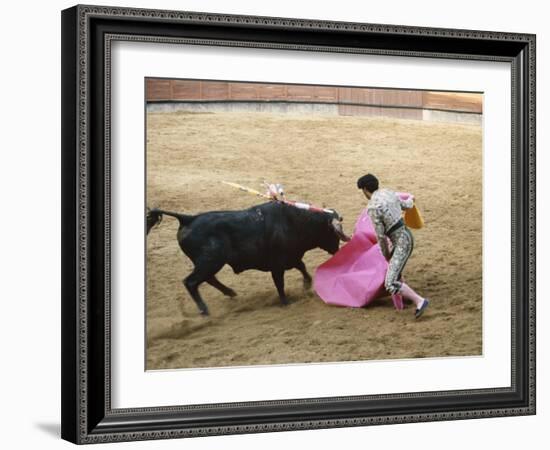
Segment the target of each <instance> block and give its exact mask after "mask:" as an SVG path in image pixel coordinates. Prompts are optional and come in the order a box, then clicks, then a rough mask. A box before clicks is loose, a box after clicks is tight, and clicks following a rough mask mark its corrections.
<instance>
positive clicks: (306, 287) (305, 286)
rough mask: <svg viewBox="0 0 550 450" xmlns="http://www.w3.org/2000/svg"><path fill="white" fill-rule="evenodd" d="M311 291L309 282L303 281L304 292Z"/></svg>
mask: <svg viewBox="0 0 550 450" xmlns="http://www.w3.org/2000/svg"><path fill="white" fill-rule="evenodd" d="M310 289H311V280H304V291H309V290H310Z"/></svg>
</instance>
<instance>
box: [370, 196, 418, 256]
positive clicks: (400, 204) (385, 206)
mask: <svg viewBox="0 0 550 450" xmlns="http://www.w3.org/2000/svg"><path fill="white" fill-rule="evenodd" d="M413 204H414V200H413V197H412V196H411V197H409V198H408V199H407V200H401V199H400V198H399V196H398V195H397V194H396V193H395V192H394V191H392V190H390V189H377V190H376V191H374V193H373V194H372V197H371V199H370V200H369V204H368V206H367V214H368V215H369V217H370V220H371V221H372V223H373V225H374V229H375V230H376V236H377V238H378V243H379V244H380V250H382V254H383V255H384V256H385V257H386V258H388V257H389V251H388V244H387V242H386V233H387V232H388V231H389V229H390V228H391V227H392V226H394V225H395V224H396V222H397V221H399V219H401V217H402V211H403V209H409V208H412V207H413Z"/></svg>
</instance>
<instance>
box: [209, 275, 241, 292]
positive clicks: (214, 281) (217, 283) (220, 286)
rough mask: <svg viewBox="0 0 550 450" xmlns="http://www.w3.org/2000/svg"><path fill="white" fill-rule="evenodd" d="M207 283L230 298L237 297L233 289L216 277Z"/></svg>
mask: <svg viewBox="0 0 550 450" xmlns="http://www.w3.org/2000/svg"><path fill="white" fill-rule="evenodd" d="M206 282H207V283H208V284H209V285H210V286H212V287H215V288H216V289H217V290H218V291H220V292H221V293H222V294H223V295H227V296H228V297H235V296H236V295H237V293H236V292H235V291H234V290H233V289H231V288H230V287H227V286H226V285H225V284H223V283H222V282H221V281H220V280H218V279H217V278H216V277H215V276H212V277H210V278H209V279H208V280H206Z"/></svg>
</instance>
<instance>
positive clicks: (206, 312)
mask: <svg viewBox="0 0 550 450" xmlns="http://www.w3.org/2000/svg"><path fill="white" fill-rule="evenodd" d="M200 312H201V316H205V317H206V316H209V315H210V313H209V312H208V309H201V311H200Z"/></svg>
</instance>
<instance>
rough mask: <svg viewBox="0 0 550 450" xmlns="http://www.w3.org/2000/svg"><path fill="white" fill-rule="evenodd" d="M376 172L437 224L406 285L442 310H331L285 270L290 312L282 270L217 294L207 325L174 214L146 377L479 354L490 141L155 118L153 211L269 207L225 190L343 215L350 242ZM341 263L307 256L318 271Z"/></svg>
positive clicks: (227, 116)
mask: <svg viewBox="0 0 550 450" xmlns="http://www.w3.org/2000/svg"><path fill="white" fill-rule="evenodd" d="M366 172H372V173H375V174H376V175H377V176H378V177H379V179H380V180H381V183H383V184H384V185H385V186H387V187H390V188H393V189H395V190H399V191H408V192H412V193H413V194H414V195H415V196H416V199H417V204H418V206H419V208H420V210H421V212H422V214H423V217H424V219H425V222H426V226H425V228H423V229H421V230H415V231H414V236H415V249H414V252H413V255H412V257H411V258H410V260H409V262H408V265H407V267H406V269H405V273H404V276H405V277H406V279H407V281H408V283H409V284H410V285H411V286H412V287H413V288H415V289H416V290H417V291H418V292H419V293H420V294H421V295H424V296H427V297H428V298H430V300H431V306H430V308H429V309H428V311H427V312H426V314H425V315H424V316H423V317H422V318H421V319H419V320H415V319H414V315H413V312H414V308H413V307H412V306H409V307H408V308H407V309H405V310H404V311H396V310H395V309H394V308H393V305H392V302H391V300H390V299H389V298H384V299H380V300H377V301H375V302H374V303H373V304H371V305H369V306H368V307H366V308H360V309H352V308H341V307H335V306H328V305H326V304H325V303H324V302H323V301H322V300H321V299H320V298H319V297H318V296H317V295H316V294H315V292H314V291H313V290H311V291H304V289H303V287H302V281H301V275H300V274H299V272H298V271H289V272H287V273H286V277H285V281H286V290H287V293H288V294H289V298H290V300H291V301H292V303H291V304H290V305H289V306H288V307H281V306H279V300H278V296H277V293H276V290H275V287H274V285H273V282H272V280H271V276H270V274H269V273H264V272H259V271H246V272H244V273H241V274H239V275H235V274H234V273H233V272H232V270H231V268H229V267H227V266H226V267H224V268H223V269H222V270H221V272H219V274H218V278H219V279H220V280H221V281H222V282H223V283H225V284H226V285H228V286H230V287H232V288H233V289H234V290H235V291H237V293H238V296H237V297H235V298H232V299H229V298H227V297H224V296H223V295H222V294H221V293H220V292H218V291H217V290H215V289H214V288H212V287H210V286H209V285H207V284H204V285H202V286H201V289H200V291H201V294H202V296H203V298H204V299H205V302H206V303H207V304H208V306H209V309H210V314H211V315H210V317H207V318H205V317H202V316H200V315H199V313H198V310H197V307H196V305H195V303H194V302H193V300H192V299H191V297H190V296H189V294H188V293H187V291H186V290H185V288H184V286H183V284H182V279H183V278H184V277H185V276H186V275H187V274H188V273H189V272H190V271H191V269H192V263H191V262H190V260H189V259H188V258H187V257H186V256H185V255H184V254H183V253H182V252H181V250H180V249H179V246H178V244H177V242H176V231H177V222H176V220H174V219H172V218H170V217H165V219H164V220H163V222H162V223H161V225H160V226H158V227H156V228H154V229H153V230H152V231H151V233H150V234H149V236H148V238H147V300H146V311H147V312H146V327H147V349H146V352H147V355H146V360H147V369H168V368H186V367H219V366H243V365H256V364H285V363H305V362H327V361H357V360H373V359H398V358H421V357H442V356H451V355H452V356H465V355H479V354H481V352H482V235H481V231H482V132H481V128H480V127H478V126H473V125H456V124H441V123H429V122H421V121H409V120H399V119H382V118H367V117H334V116H321V115H319V116H289V115H282V114H281V115H276V114H269V113H215V114H213V113H203V114H197V113H148V115H147V204H148V206H151V207H155V206H156V207H161V208H163V209H168V210H176V211H180V212H186V213H189V214H194V213H199V212H204V211H209V210H218V209H241V208H247V207H250V206H252V205H254V204H257V203H260V202H262V200H260V199H257V198H255V197H253V196H252V195H250V194H246V193H243V192H240V191H237V190H235V189H232V188H230V187H227V186H225V185H223V184H222V183H221V180H227V181H233V182H236V183H240V184H243V185H247V186H250V187H252V188H255V189H259V188H260V186H261V183H262V181H263V180H268V181H271V182H279V183H282V184H283V185H284V186H285V188H286V193H287V197H288V198H291V199H295V200H304V201H308V202H311V203H314V204H317V205H325V206H327V207H331V208H335V209H336V210H337V211H338V212H339V213H340V214H341V215H343V216H344V227H345V230H346V231H347V232H348V233H350V232H351V231H352V228H353V224H354V222H355V219H356V218H357V216H358V215H359V214H360V212H361V210H362V209H363V208H364V207H365V206H366V199H365V198H364V197H363V195H362V194H361V193H360V191H358V189H357V188H356V185H355V183H356V179H357V178H358V177H359V176H360V175H363V174H364V173H366ZM328 257H329V255H328V254H327V253H325V252H324V251H322V250H319V249H317V250H313V251H310V252H309V253H307V254H306V256H305V258H304V261H305V263H306V266H307V267H308V269H309V271H310V272H311V273H312V274H313V272H314V270H315V267H317V266H318V265H319V264H321V263H322V262H324V261H325V260H326V259H327V258H328Z"/></svg>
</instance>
